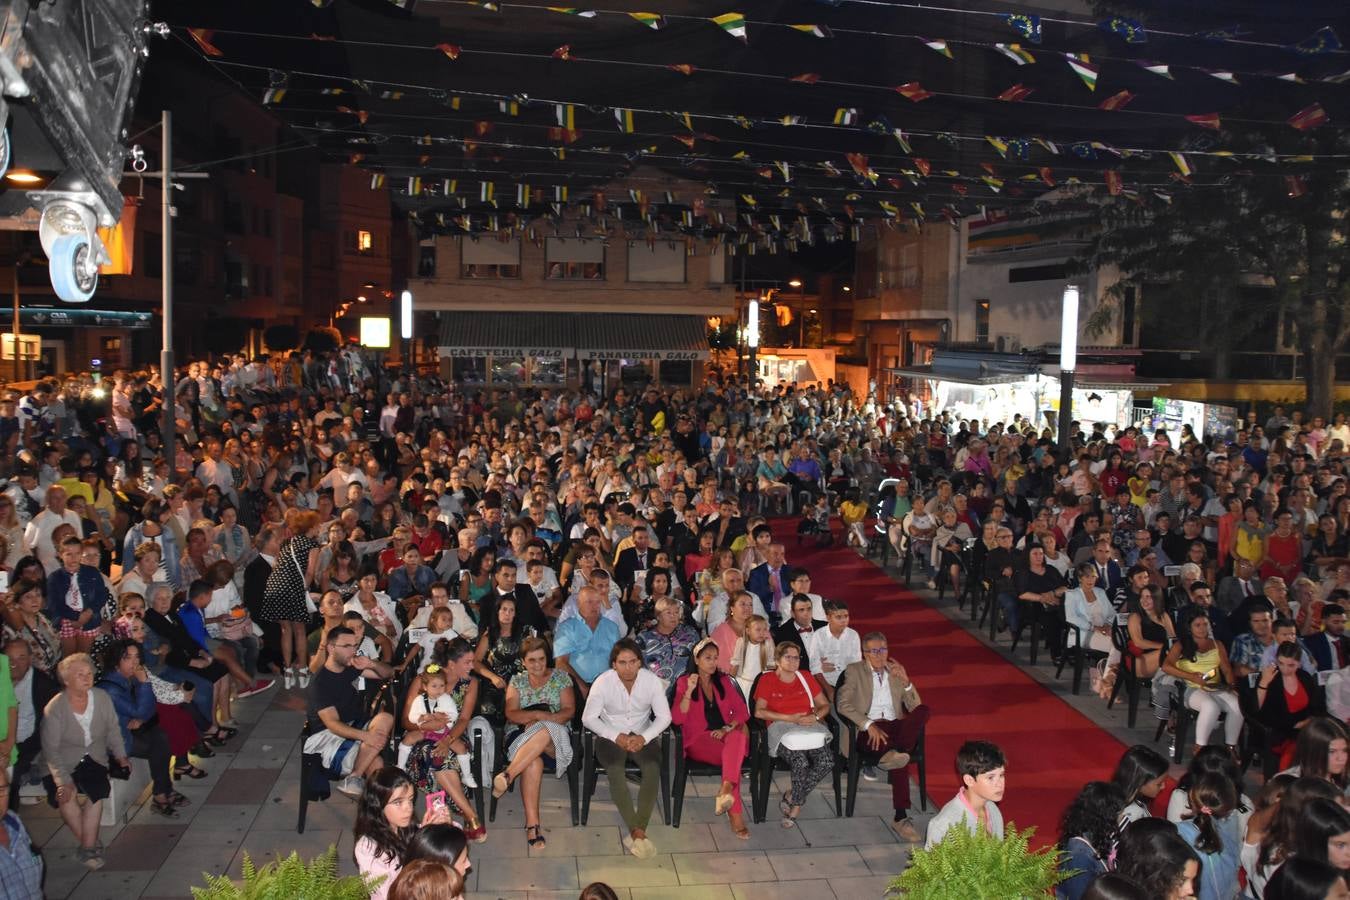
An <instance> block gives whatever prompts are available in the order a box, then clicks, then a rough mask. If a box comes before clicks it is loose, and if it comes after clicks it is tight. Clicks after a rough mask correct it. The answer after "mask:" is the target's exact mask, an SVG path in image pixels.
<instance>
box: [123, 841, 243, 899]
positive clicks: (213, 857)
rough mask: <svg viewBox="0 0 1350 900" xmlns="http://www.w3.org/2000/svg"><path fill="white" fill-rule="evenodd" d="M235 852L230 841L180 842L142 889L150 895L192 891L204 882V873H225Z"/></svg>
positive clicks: (159, 895)
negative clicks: (192, 844)
mask: <svg viewBox="0 0 1350 900" xmlns="http://www.w3.org/2000/svg"><path fill="white" fill-rule="evenodd" d="M238 852H239V848H238V847H235V846H233V845H230V846H228V847H222V846H219V845H215V846H212V845H206V844H203V845H201V846H195V847H184V846H182V845H181V844H180V845H179V846H177V847H175V848H174V849H173V852H172V853H170V854H169V856H168V858H167V859H165V860H164V863H163V864H162V865H161V866H160V867H159V871H157V872H156V873H155V877H154V878H152V879H150V884H149V885H148V886H147V887H146V889H145V893H146V894H147V895H149V896H152V897H181V896H183V892H184V891H186V892H187V893H188V894H189V895H191V893H192V891H191V888H192V887H194V886H195V887H202V886H204V885H205V884H206V879H205V878H203V877H202V876H203V874H204V873H207V874H211V875H224V874H225V873H226V872H227V871H228V870H229V868H230V863H232V862H233V861H234V857H235V855H236V854H238Z"/></svg>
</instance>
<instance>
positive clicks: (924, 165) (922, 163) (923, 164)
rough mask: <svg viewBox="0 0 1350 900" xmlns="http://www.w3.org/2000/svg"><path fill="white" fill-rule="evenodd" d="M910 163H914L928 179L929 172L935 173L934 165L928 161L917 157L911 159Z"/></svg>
mask: <svg viewBox="0 0 1350 900" xmlns="http://www.w3.org/2000/svg"><path fill="white" fill-rule="evenodd" d="M910 162H912V163H914V168H916V169H918V170H919V171H920V172H921V173H922V174H923V176H924V177H925V178H927V177H928V173H929V172H931V171H933V166H932V164H931V163H930V162H928V160H926V159H921V158H919V157H917V156H916V157H914V158H913V159H911V160H910Z"/></svg>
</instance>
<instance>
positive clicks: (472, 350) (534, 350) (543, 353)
mask: <svg viewBox="0 0 1350 900" xmlns="http://www.w3.org/2000/svg"><path fill="white" fill-rule="evenodd" d="M575 354H576V350H574V349H573V348H571V347H442V348H441V355H442V356H448V357H450V358H451V359H459V358H463V357H475V356H532V357H534V358H535V359H571V358H572V357H573V356H574V355H575Z"/></svg>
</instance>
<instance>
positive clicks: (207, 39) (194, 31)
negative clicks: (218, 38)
mask: <svg viewBox="0 0 1350 900" xmlns="http://www.w3.org/2000/svg"><path fill="white" fill-rule="evenodd" d="M215 35H216V33H215V32H214V31H212V30H211V29H209V28H189V29H188V37H190V38H192V40H193V41H195V42H196V44H197V46H198V47H200V48H201V50H202V52H203V53H205V54H206V55H207V56H224V55H225V54H224V53H222V52H220V48H219V47H217V46H216V45H215V44H213V43H211V38H213V37H215Z"/></svg>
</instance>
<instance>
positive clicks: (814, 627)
mask: <svg viewBox="0 0 1350 900" xmlns="http://www.w3.org/2000/svg"><path fill="white" fill-rule="evenodd" d="M827 624H828V623H827V622H825V621H823V620H821V619H812V618H811V598H810V597H808V596H806V595H805V594H793V595H792V618H790V619H788V620H787V621H786V622H784V623H783V624H782V625H779V626H778V627H777V628H775V629H774V630H773V633H772V636H773V642H774V645H775V646H778V645H781V644H783V643H789V644H796V645H797V646H798V647H800V648H801V651H802V666H803V667H804V668H805V669H806V670H807V671H810V668H811V656H810V653H809V651H808V650H807V649H806V645H807V643H808V641H807V638H809V637H810V636H811V633H812V632H813V631H818V630H819V629H821V628H824V627H826V625H827Z"/></svg>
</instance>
